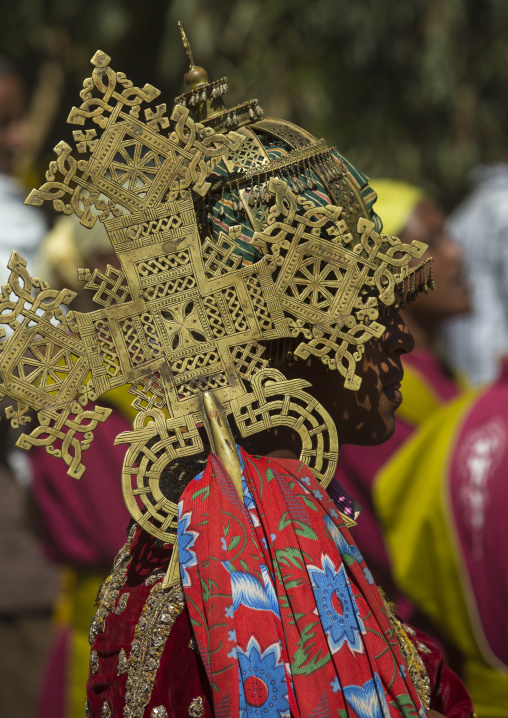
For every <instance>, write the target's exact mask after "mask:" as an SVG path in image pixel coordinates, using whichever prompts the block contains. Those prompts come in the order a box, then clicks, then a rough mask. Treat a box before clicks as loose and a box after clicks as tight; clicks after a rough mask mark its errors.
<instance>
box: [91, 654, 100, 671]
mask: <svg viewBox="0 0 508 718" xmlns="http://www.w3.org/2000/svg"><path fill="white" fill-rule="evenodd" d="M90 671H91V672H92V676H95V674H96V673H98V672H99V654H98V653H97V651H92V652H91V654H90Z"/></svg>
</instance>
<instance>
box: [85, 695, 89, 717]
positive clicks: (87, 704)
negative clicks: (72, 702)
mask: <svg viewBox="0 0 508 718" xmlns="http://www.w3.org/2000/svg"><path fill="white" fill-rule="evenodd" d="M85 718H90V701H89V700H88V698H85Z"/></svg>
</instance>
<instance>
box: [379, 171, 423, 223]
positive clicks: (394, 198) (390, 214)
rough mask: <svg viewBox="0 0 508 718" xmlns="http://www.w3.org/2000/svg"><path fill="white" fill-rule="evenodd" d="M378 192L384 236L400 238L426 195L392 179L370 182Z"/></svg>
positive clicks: (412, 186) (416, 188)
mask: <svg viewBox="0 0 508 718" xmlns="http://www.w3.org/2000/svg"><path fill="white" fill-rule="evenodd" d="M369 184H370V186H371V187H372V188H373V190H374V191H375V192H377V195H378V198H377V200H376V204H375V210H376V214H378V215H379V216H380V217H381V221H382V222H383V232H384V234H390V235H395V236H398V235H399V234H400V233H401V232H402V230H403V229H404V227H405V226H406V223H407V221H408V219H409V217H410V216H411V214H412V213H413V210H414V209H415V207H416V206H417V205H419V204H420V202H423V200H424V199H426V197H427V195H426V193H425V192H424V191H423V190H422V189H420V188H419V187H415V186H414V185H410V184H407V183H406V182H398V181H397V180H391V179H377V180H373V181H369Z"/></svg>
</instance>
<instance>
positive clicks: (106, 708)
mask: <svg viewBox="0 0 508 718" xmlns="http://www.w3.org/2000/svg"><path fill="white" fill-rule="evenodd" d="M101 716H102V718H111V706H110V705H109V701H104V703H103V704H102V714H101Z"/></svg>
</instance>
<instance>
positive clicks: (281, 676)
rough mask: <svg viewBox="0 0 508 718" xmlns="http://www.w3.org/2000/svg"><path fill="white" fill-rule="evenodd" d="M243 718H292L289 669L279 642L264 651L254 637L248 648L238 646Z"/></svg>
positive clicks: (241, 715)
mask: <svg viewBox="0 0 508 718" xmlns="http://www.w3.org/2000/svg"><path fill="white" fill-rule="evenodd" d="M237 656H238V661H239V663H238V671H239V675H240V718H257V717H258V716H259V717H260V718H261V717H262V716H267V717H268V716H269V718H289V715H290V712H289V703H288V690H287V683H286V671H285V668H284V663H283V662H282V659H281V650H280V645H279V644H278V643H273V644H272V645H271V646H269V647H268V648H267V649H266V650H265V651H263V652H261V648H260V646H259V643H258V642H257V640H256V638H255V637H254V636H251V637H250V639H249V642H248V644H247V649H246V650H245V651H243V650H242V649H241V648H240V647H239V648H238V653H237Z"/></svg>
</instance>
